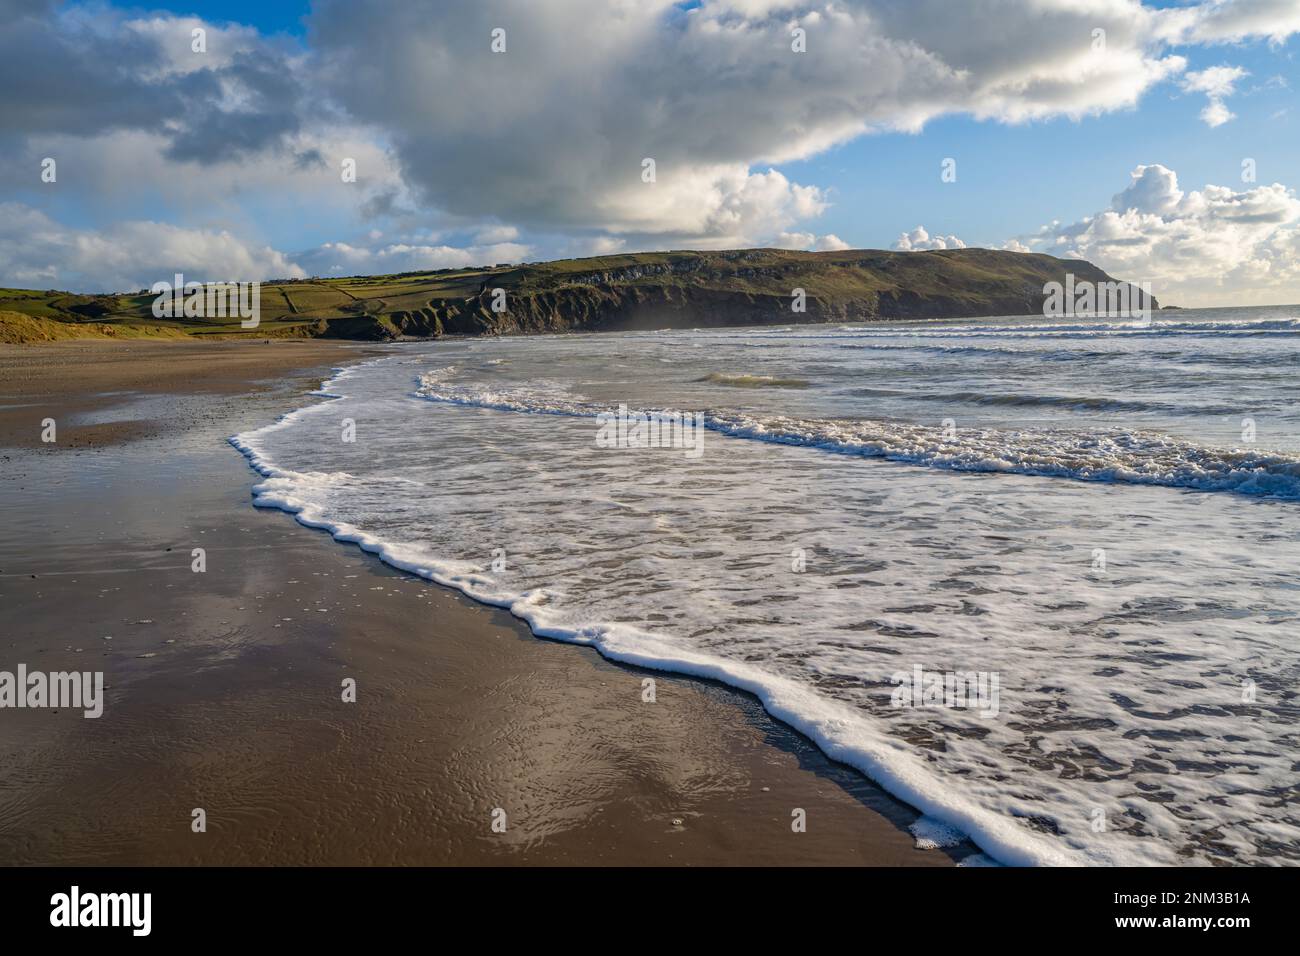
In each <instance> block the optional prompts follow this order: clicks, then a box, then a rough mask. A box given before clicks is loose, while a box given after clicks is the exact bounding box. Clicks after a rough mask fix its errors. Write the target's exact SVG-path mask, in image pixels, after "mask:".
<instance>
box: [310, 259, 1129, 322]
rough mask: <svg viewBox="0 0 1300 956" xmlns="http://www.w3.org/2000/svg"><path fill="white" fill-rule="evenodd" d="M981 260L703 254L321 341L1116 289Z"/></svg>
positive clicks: (1097, 276)
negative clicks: (1078, 286) (796, 303)
mask: <svg viewBox="0 0 1300 956" xmlns="http://www.w3.org/2000/svg"><path fill="white" fill-rule="evenodd" d="M973 251H976V252H980V253H982V256H981V257H980V258H979V259H978V260H973V261H968V260H967V258H966V257H960V258H954V259H951V260H949V259H942V260H926V261H924V262H920V261H918V260H914V259H906V258H900V257H899V255H898V254H889V253H883V254H881V253H877V254H874V255H872V256H870V257H865V258H862V259H860V260H854V259H841V260H838V261H835V262H832V263H828V264H826V265H824V266H822V267H821V268H820V269H819V270H818V271H817V272H810V271H809V269H808V267H807V265H806V264H804V263H801V262H791V263H777V264H772V263H770V261H769V262H764V261H763V260H764V254H763V253H762V252H761V251H742V252H739V253H734V254H731V255H730V257H729V258H727V259H725V260H724V259H720V258H719V255H716V254H715V255H714V256H712V257H709V256H707V255H700V256H698V257H687V258H683V259H680V260H677V261H673V262H667V263H644V264H641V263H638V264H634V265H631V266H625V267H622V268H617V269H607V270H600V271H592V272H587V273H568V274H565V275H563V276H562V277H558V278H554V279H550V278H547V277H543V280H542V281H540V282H537V283H534V284H532V285H529V284H518V285H515V286H513V287H504V293H505V294H504V310H503V311H494V310H493V308H492V306H493V303H494V301H497V297H496V296H494V289H495V288H497V287H496V286H495V285H494V282H495V281H496V280H489V281H485V282H484V283H483V284H482V286H481V287H480V288H479V290H478V293H477V294H476V295H473V296H469V297H467V298H464V299H455V300H453V299H442V298H434V299H430V300H428V302H427V304H426V305H425V306H424V307H423V308H419V309H406V310H396V311H392V312H374V313H371V312H366V313H364V314H358V315H356V316H355V317H348V318H340V319H331V320H329V321H328V322H322V323H321V326H320V328H319V329H318V330H316V332H315V334H320V335H328V336H331V337H342V338H364V339H392V338H398V337H402V336H415V337H437V336H443V335H527V334H536V333H544V332H603V331H626V330H646V329H663V328H715V327H728V326H754V325H771V324H780V325H792V324H812V323H827V322H857V321H870V320H879V319H941V318H968V317H974V316H982V315H1034V314H1041V312H1042V309H1043V303H1044V299H1045V295H1044V284H1045V283H1046V282H1051V281H1058V282H1064V281H1065V277H1066V275H1067V273H1069V274H1073V275H1074V277H1075V279H1076V280H1079V281H1089V282H1096V283H1100V282H1113V281H1114V280H1112V279H1111V278H1110V277H1109V276H1107V275H1106V274H1105V273H1104V272H1102V271H1101V270H1100V269H1097V268H1096V267H1095V266H1092V265H1091V264H1089V263H1087V262H1081V261H1078V260H1073V261H1069V260H1060V259H1054V258H1052V257H1049V256H1020V257H1018V258H1017V259H1007V258H1005V257H1009V256H1015V255H1016V254H1014V253H1001V252H990V251H987V250H973ZM747 254H752V256H753V261H750V260H746V259H745V258H744V256H745V255H747ZM724 255H725V254H724ZM767 258H768V259H770V253H768V254H767ZM999 266H1002V267H1004V268H1002V270H1001V271H999V269H998V267H999ZM1010 266H1014V268H1009V267H1010ZM945 270H948V272H950V273H951V274H946V273H945ZM530 278H531V277H530ZM537 285H541V287H540V288H539V287H537ZM805 285H806V286H808V287H809V288H808V289H807V290H806V292H805V298H804V310H803V311H794V309H793V308H792V303H793V295H792V291H793V290H794V289H796V288H801V287H803V286H805ZM548 286H549V287H548ZM727 286H733V288H727ZM819 288H831V289H833V291H832V292H829V293H823V292H819V291H817V290H818V289H819ZM777 289H780V290H781V291H779V292H777V291H774V290H777ZM846 290H847V291H846ZM1153 307H1154V302H1153Z"/></svg>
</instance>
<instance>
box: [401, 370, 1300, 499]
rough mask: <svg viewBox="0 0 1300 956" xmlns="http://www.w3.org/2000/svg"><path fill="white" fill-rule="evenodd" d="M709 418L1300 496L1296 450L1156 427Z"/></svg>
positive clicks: (1046, 467)
mask: <svg viewBox="0 0 1300 956" xmlns="http://www.w3.org/2000/svg"><path fill="white" fill-rule="evenodd" d="M448 378H449V375H448V371H447V369H440V370H437V371H435V372H432V373H428V374H425V375H422V376H420V385H419V388H418V389H417V392H416V394H417V395H418V396H419V397H421V398H424V399H427V400H430V401H437V402H445V403H450V404H457V405H467V406H475V407H479V408H489V409H496V410H498V411H510V412H522V413H530V414H543V415H565V416H578V417H595V416H597V415H599V414H601V413H602V412H608V411H609V409H608V408H606V407H605V406H602V405H597V404H594V403H591V402H587V401H585V400H582V399H581V398H578V397H573V396H569V395H565V394H563V393H559V394H557V393H556V392H554V391H553V390H551V389H550V388H548V387H547V386H546V385H545V384H542V383H530V384H528V385H522V386H515V387H511V388H501V389H486V388H483V387H481V386H479V385H476V384H472V383H471V384H454V383H451V382H449V381H448ZM640 411H641V412H642V413H643V414H646V415H649V416H651V417H655V416H669V417H671V416H676V415H679V414H681V413H680V411H678V410H673V409H642V410H640ZM703 423H704V426H705V427H706V428H708V429H710V430H712V431H715V432H718V433H721V434H723V435H727V436H729V437H732V438H740V439H749V440H754V441H766V442H774V443H778V444H784V445H801V446H805V447H809V448H817V449H820V450H822V451H826V452H832V453H835V454H841V455H854V456H860V457H864V458H883V459H886V460H888V461H897V462H903V463H907V464H913V465H921V466H924V467H929V468H941V469H945V470H949V471H960V472H980V473H1008V474H1018V475H1029V476H1034V477H1041V478H1066V479H1072V480H1076V481H1092V482H1108V483H1117V484H1139V485H1158V486H1164V487H1169V488H1186V489H1190V490H1195V491H1205V492H1232V493H1236V494H1242V495H1255V496H1263V497H1274V498H1286V499H1295V498H1300V457H1298V456H1295V455H1286V454H1281V453H1270V452H1264V451H1253V450H1248V449H1241V448H1214V447H1209V446H1202V445H1197V444H1194V443H1192V442H1189V441H1186V440H1183V439H1179V438H1174V437H1171V436H1169V435H1165V434H1162V433H1160V432H1154V431H1140V430H1135V431H1103V430H1091V431H1082V430H1071V429H1042V430H1021V431H1012V430H1004V429H989V428H979V429H976V428H957V427H956V426H955V425H954V426H952V427H950V428H948V427H944V426H934V425H918V424H909V423H903V422H892V421H874V420H857V419H799V418H792V417H786V416H757V415H747V414H742V413H737V412H725V411H709V412H706V413H705V414H704V418H703Z"/></svg>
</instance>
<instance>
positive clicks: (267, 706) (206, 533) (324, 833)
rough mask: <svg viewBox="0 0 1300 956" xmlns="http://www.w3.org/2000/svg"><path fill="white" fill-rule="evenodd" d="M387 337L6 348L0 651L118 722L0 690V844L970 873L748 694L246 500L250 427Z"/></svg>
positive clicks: (122, 853) (164, 856)
mask: <svg viewBox="0 0 1300 956" xmlns="http://www.w3.org/2000/svg"><path fill="white" fill-rule="evenodd" d="M368 351H369V352H373V351H374V350H373V349H370V350H368V349H367V347H365V346H358V345H331V344H325V343H319V342H311V343H298V342H273V343H271V344H265V345H264V344H262V343H261V342H258V343H257V344H252V343H244V342H230V343H223V342H212V343H201V344H197V343H189V342H182V343H170V342H156V343H139V342H135V343H129V344H128V343H114V342H93V343H90V342H71V343H58V344H53V345H48V346H40V347H22V346H15V347H4V348H3V349H0V446H2V447H0V514H2V519H0V520H2V521H3V525H4V527H5V529H6V534H5V535H4V536H3V539H0V604H2V606H3V608H4V621H5V626H4V629H3V632H2V633H0V669H12V668H13V667H14V666H16V665H17V664H18V663H20V662H21V663H25V664H27V665H28V666H29V667H32V668H38V667H39V668H42V669H45V670H69V669H79V670H102V671H103V672H104V681H105V685H106V702H105V707H104V714H103V716H102V717H101V718H99V719H84V718H83V717H82V716H81V714H80V713H75V712H70V711H67V710H64V711H57V712H56V711H50V710H6V711H0V768H3V769H0V864H126V865H137V864H327V865H335V864H565V865H568V864H621V865H622V864H625V865H636V864H648V865H663V864H699V865H743V864H749V865H755V864H757V865H767V864H777V865H780V864H872V865H951V864H952V863H953V862H954V860H958V859H960V858H962V857H963V856H965V855H966V854H968V853H970V852H971V851H972V848H971V847H970V846H969V845H963V846H959V847H955V848H952V849H949V850H924V851H923V850H919V849H917V848H916V846H915V840H914V838H913V837H912V835H911V834H910V833H909V832H908V831H907V827H908V825H909V824H911V823H912V822H914V821H915V820H916V817H917V814H916V813H915V811H913V810H911V809H909V808H907V807H906V806H904V805H902V804H900V803H899V802H897V801H896V800H894V799H892V798H890V797H889V796H887V795H886V794H885V793H884V792H883V791H881V790H880V789H879V788H878V787H876V786H875V785H873V784H871V783H870V782H869V781H867V780H866V779H865V778H863V777H862V776H861V775H860V774H858V773H857V772H855V771H853V770H850V769H848V768H845V767H842V766H839V765H837V764H834V763H832V762H831V761H829V760H828V759H826V758H825V757H824V756H823V755H822V754H821V753H820V752H819V751H818V750H817V749H816V748H815V747H814V746H813V745H812V744H811V743H810V742H809V741H807V740H806V739H804V738H803V737H801V736H800V735H798V734H796V733H795V732H793V731H791V730H789V729H788V728H786V727H784V726H782V725H781V724H779V723H777V722H776V721H774V720H772V719H771V718H770V717H768V716H767V715H766V714H765V713H764V712H763V709H762V707H761V706H760V704H759V703H758V701H757V700H756V699H754V698H752V697H750V696H748V695H746V694H742V693H738V692H735V691H732V690H730V689H727V688H725V687H722V686H720V685H715V684H711V683H708V682H704V681H697V680H693V679H689V678H684V677H676V676H673V675H670V674H666V673H657V672H656V673H651V672H648V671H640V670H638V669H636V668H631V667H625V666H621V665H616V664H612V663H610V662H608V661H605V660H603V659H602V658H601V657H600V656H599V655H598V654H597V653H596V652H595V651H593V650H589V649H585V648H580V647H575V646H571V645H566V644H559V643H554V642H550V641H546V640H541V639H538V638H536V637H534V636H533V635H531V634H530V633H529V631H528V629H527V627H526V626H525V625H524V624H523V623H522V622H520V621H517V620H515V619H513V618H512V617H511V616H510V615H509V614H507V613H506V612H504V611H499V610H493V609H491V608H487V607H484V606H481V605H478V604H475V603H473V602H472V601H470V600H468V599H466V598H464V597H463V596H461V595H459V594H457V593H455V592H452V591H449V590H447V589H443V588H440V587H438V586H436V585H433V584H430V583H428V582H425V581H423V580H420V579H417V578H414V577H412V576H409V575H406V574H403V573H401V572H398V571H396V570H394V569H392V568H390V567H387V566H385V565H384V564H382V563H381V562H379V561H378V560H377V559H376V558H374V557H373V556H370V555H367V554H365V553H363V552H362V551H360V550H359V549H357V548H355V547H352V546H345V545H341V544H339V543H336V542H334V541H332V540H331V539H330V538H329V536H328V535H325V534H322V533H320V532H317V531H313V530H311V529H308V528H305V527H302V526H300V525H299V524H297V523H296V522H295V521H294V520H293V519H292V518H291V517H290V516H288V515H286V514H284V513H282V512H279V511H271V510H256V509H254V508H253V507H252V505H251V499H250V488H251V487H252V485H253V484H254V483H255V482H256V481H257V476H256V475H255V473H254V472H253V471H252V470H251V469H250V468H249V466H248V463H247V462H246V460H245V459H244V458H243V457H242V456H241V455H240V454H239V453H238V452H237V451H236V450H235V449H234V448H232V447H231V446H230V445H229V444H228V443H227V441H226V439H227V437H228V436H230V435H232V434H234V433H236V432H239V431H241V430H246V429H249V428H254V427H257V426H258V425H260V424H265V423H268V422H270V421H272V420H274V418H275V417H276V416H277V415H279V414H282V413H284V412H287V411H290V410H292V409H294V408H296V407H299V406H301V405H303V404H304V403H306V402H307V401H309V400H310V399H309V398H307V397H306V395H307V393H308V392H310V391H312V390H313V389H315V388H316V387H317V386H318V384H319V383H320V381H321V380H322V379H323V378H325V377H326V376H327V375H328V374H329V370H330V368H332V367H334V366H337V365H340V364H343V363H346V362H352V361H356V360H359V359H363V358H365V357H366V355H367V353H368ZM46 418H53V419H55V421H56V423H57V439H58V440H57V441H56V442H53V443H43V442H42V441H41V432H42V424H41V423H42V421H43V420H44V419H46ZM195 548H202V549H203V551H204V554H205V559H206V570H205V571H204V572H203V573H196V572H194V571H193V570H192V566H191V563H192V558H191V554H192V551H193V549H195ZM647 676H652V677H653V678H654V680H655V681H656V695H655V696H656V700H655V701H654V702H653V703H647V702H643V700H642V680H643V679H644V678H645V677H647ZM348 678H351V679H353V680H355V681H356V687H357V700H356V702H355V703H346V702H344V701H343V700H342V699H341V697H342V692H341V687H342V683H343V681H344V680H345V679H348ZM196 808H201V809H203V810H204V812H205V814H206V819H207V830H206V832H205V833H195V832H193V831H192V829H191V820H192V813H193V811H194V810H195V809H196ZM498 808H500V809H502V810H504V811H505V817H506V820H507V826H506V829H505V832H504V833H499V832H494V831H493V829H492V820H493V811H494V810H496V809H498ZM795 809H802V810H804V811H805V812H806V818H807V829H806V832H802V833H795V832H792V828H791V819H792V812H793V811H794V810H795Z"/></svg>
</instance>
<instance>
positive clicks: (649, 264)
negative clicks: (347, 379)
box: [0, 249, 1106, 341]
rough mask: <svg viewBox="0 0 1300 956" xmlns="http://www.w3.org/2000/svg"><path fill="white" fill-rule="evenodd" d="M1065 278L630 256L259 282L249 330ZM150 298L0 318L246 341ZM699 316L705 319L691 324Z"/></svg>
mask: <svg viewBox="0 0 1300 956" xmlns="http://www.w3.org/2000/svg"><path fill="white" fill-rule="evenodd" d="M1067 271H1071V272H1074V273H1075V275H1077V276H1079V277H1080V278H1093V279H1095V280H1096V279H1104V278H1106V277H1105V276H1104V274H1103V273H1101V272H1100V270H1097V269H1096V268H1095V267H1093V266H1091V265H1090V264H1088V263H1086V262H1081V261H1079V260H1060V259H1055V258H1053V257H1051V256H1045V255H1037V254H1019V253H1011V252H997V251H991V250H985V249H962V250H947V251H939V252H913V253H899V252H883V251H876V250H849V251H844V252H791V251H783V250H775V249H755V250H737V251H728V252H651V253H634V254H628V255H614V256H600V257H595V258H588V259H563V260H558V261H555V262H547V263H536V264H532V265H524V266H501V267H495V268H478V269H460V270H442V271H437V272H424V273H408V274H401V275H385V276H365V277H351V278H341V279H312V280H302V281H291V282H277V283H264V284H263V286H262V299H261V324H260V326H259V327H258V328H257V330H256V331H255V332H253V333H251V334H253V335H257V336H261V337H267V336H270V337H281V336H295V337H297V336H321V335H340V336H344V337H360V338H371V337H384V336H389V335H392V334H395V333H396V332H397V331H398V330H399V329H406V328H408V326H407V325H406V324H404V320H403V317H404V316H407V315H412V314H415V313H419V312H420V311H421V310H437V311H440V312H446V311H448V310H450V311H452V312H456V311H459V312H461V313H462V314H466V315H471V316H482V319H481V321H479V326H480V327H482V328H484V329H485V330H491V327H492V323H493V321H494V319H493V317H492V316H491V314H490V313H489V312H487V311H486V310H485V308H484V305H483V301H484V296H483V290H484V289H491V288H496V287H500V288H504V289H505V290H506V291H507V295H508V296H509V297H510V298H511V300H512V301H516V302H518V301H527V300H529V299H530V298H531V299H533V300H542V299H544V300H546V301H547V302H548V303H549V305H548V308H550V309H552V311H553V312H554V310H555V309H556V308H557V307H558V309H559V311H560V312H561V313H563V312H564V305H565V303H566V301H567V300H566V298H565V297H566V296H575V295H585V294H587V293H589V292H590V291H591V290H600V291H601V294H602V295H604V296H606V297H607V298H608V297H610V296H612V297H613V298H614V299H615V300H619V299H620V297H621V298H622V299H624V300H626V299H634V298H637V297H641V298H644V297H645V296H647V295H655V296H659V297H664V296H667V297H669V298H672V297H673V296H676V297H678V298H679V299H680V298H681V297H682V296H686V295H696V296H699V295H707V296H714V297H715V298H714V299H713V301H716V296H718V295H721V296H723V297H734V298H735V299H736V300H743V301H745V302H750V303H752V302H763V303H785V302H788V301H789V297H790V294H791V290H792V289H793V288H795V287H800V288H803V289H805V290H806V292H807V296H808V298H809V300H810V301H812V302H813V303H815V304H816V305H818V306H821V307H827V308H834V307H843V306H846V305H847V306H850V307H852V306H855V305H861V304H862V303H864V302H876V301H878V300H882V299H881V297H884V299H883V300H889V301H893V300H892V299H891V298H890V297H891V296H892V297H894V298H897V297H904V296H905V297H909V298H910V300H911V301H917V300H918V299H919V300H921V301H923V302H932V303H934V304H933V306H932V307H931V309H930V313H932V314H936V315H942V314H948V315H978V314H991V311H985V312H983V313H981V308H982V307H983V306H984V304H985V303H989V305H988V308H989V309H990V310H992V311H996V309H994V306H993V303H1002V304H1004V303H1005V301H1006V300H1007V299H1008V298H1009V297H1019V299H1020V300H1024V301H1029V300H1032V299H1033V298H1034V297H1035V296H1037V297H1038V298H1041V289H1042V284H1043V282H1044V281H1047V280H1050V279H1060V278H1063V276H1064V274H1065V272H1067ZM152 302H153V297H152V296H151V295H149V294H147V293H144V294H140V293H134V294H132V293H127V294H116V295H94V296H92V295H73V294H69V293H64V292H57V291H52V290H51V291H47V292H37V291H29V290H20V289H0V310H3V311H6V312H9V313H18V314H21V315H25V316H28V317H31V318H33V319H44V320H52V321H53V322H55V323H57V324H58V325H61V326H65V327H66V328H64V329H59V328H55V329H50V328H48V327H46V326H30V327H25V326H22V325H21V324H20V323H18V322H17V321H16V320H13V319H10V320H7V322H6V325H5V329H6V331H5V332H4V333H3V334H4V335H5V336H6V337H7V338H6V339H5V340H7V341H13V340H19V341H25V340H27V339H22V338H21V336H22V335H23V334H28V335H30V336H34V337H35V338H33V339H31V340H39V339H40V338H49V337H64V334H65V333H67V334H70V335H72V336H76V335H81V334H85V335H104V334H118V335H122V334H135V335H140V334H144V335H176V334H185V335H195V336H211V335H231V334H243V335H248V334H250V333H248V332H244V331H242V330H241V329H240V328H239V320H238V319H212V320H208V319H177V320H171V319H156V318H154V316H153V315H152V312H151V305H152ZM557 303H558V306H557ZM1030 305H1031V307H1032V302H1031V303H1030ZM613 308H614V309H615V310H617V308H618V306H617V305H615V306H614V307H613ZM769 309H770V306H769ZM859 311H860V310H859ZM1021 311H1029V309H1023V310H1021ZM764 314H766V313H764ZM882 314H884V313H882ZM706 320H707V317H702V319H701V323H700V324H703V321H706ZM105 330H108V331H107V332H106V331H105Z"/></svg>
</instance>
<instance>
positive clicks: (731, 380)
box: [696, 372, 809, 388]
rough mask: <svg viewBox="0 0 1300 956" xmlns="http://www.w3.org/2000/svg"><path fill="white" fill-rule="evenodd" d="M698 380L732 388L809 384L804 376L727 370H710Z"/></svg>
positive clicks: (792, 386)
mask: <svg viewBox="0 0 1300 956" xmlns="http://www.w3.org/2000/svg"><path fill="white" fill-rule="evenodd" d="M696 381H699V382H707V383H708V384H710V385H728V386H730V387H732V388H807V387H808V385H809V382H808V381H807V380H806V379H802V378H777V377H776V376H774V375H747V374H744V373H736V374H728V373H726V372H710V373H709V374H708V375H706V376H704V377H703V378H701V379H696Z"/></svg>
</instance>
